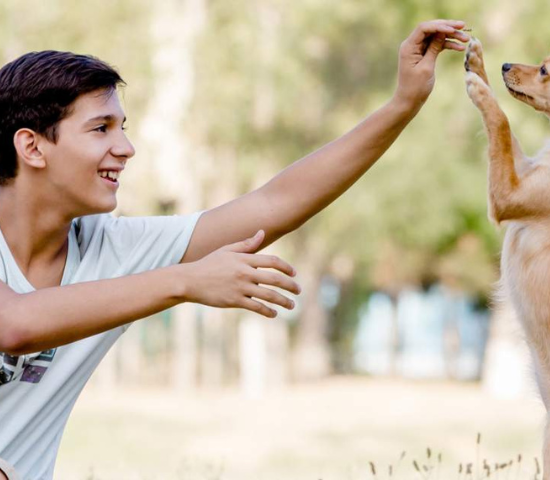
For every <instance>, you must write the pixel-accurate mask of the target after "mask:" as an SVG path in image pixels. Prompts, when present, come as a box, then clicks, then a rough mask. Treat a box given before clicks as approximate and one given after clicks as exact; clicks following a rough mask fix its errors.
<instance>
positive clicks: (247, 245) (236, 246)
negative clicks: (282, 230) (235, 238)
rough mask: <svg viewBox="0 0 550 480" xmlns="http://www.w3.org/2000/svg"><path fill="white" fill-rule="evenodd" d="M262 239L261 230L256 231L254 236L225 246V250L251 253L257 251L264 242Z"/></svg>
mask: <svg viewBox="0 0 550 480" xmlns="http://www.w3.org/2000/svg"><path fill="white" fill-rule="evenodd" d="M264 238H265V232H264V231H263V230H258V231H257V232H256V234H255V235H254V236H252V237H249V238H246V239H244V240H242V241H240V242H237V243H233V244H231V245H227V247H225V249H226V250H229V251H231V252H238V253H253V252H255V251H256V250H258V248H259V247H260V245H261V244H262V242H263V241H264Z"/></svg>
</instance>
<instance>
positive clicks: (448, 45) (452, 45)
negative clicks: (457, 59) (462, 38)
mask: <svg viewBox="0 0 550 480" xmlns="http://www.w3.org/2000/svg"><path fill="white" fill-rule="evenodd" d="M443 50H456V51H457V52H463V51H464V50H466V45H463V44H462V43H457V42H452V41H450V40H447V41H446V42H445V44H444V45H443Z"/></svg>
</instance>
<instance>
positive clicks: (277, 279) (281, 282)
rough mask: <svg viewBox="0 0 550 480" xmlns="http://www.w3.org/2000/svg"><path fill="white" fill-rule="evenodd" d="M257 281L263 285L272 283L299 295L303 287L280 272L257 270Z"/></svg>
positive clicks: (273, 285)
mask: <svg viewBox="0 0 550 480" xmlns="http://www.w3.org/2000/svg"><path fill="white" fill-rule="evenodd" d="M256 283H257V284H261V285H270V286H272V287H277V288H282V289H283V290H286V291H287V292H290V293H293V294H295V295H299V294H300V292H301V291H302V289H301V288H300V285H298V284H297V283H296V282H295V281H294V280H291V279H290V278H288V277H287V276H286V275H281V274H280V273H275V272H268V271H265V270H258V271H257V272H256Z"/></svg>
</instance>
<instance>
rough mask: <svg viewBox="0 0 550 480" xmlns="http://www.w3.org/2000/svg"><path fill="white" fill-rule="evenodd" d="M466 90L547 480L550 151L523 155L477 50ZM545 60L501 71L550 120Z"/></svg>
mask: <svg viewBox="0 0 550 480" xmlns="http://www.w3.org/2000/svg"><path fill="white" fill-rule="evenodd" d="M465 67H466V70H467V73H466V87H467V91H468V95H469V97H470V99H471V100H472V101H473V103H474V104H475V106H476V107H477V108H478V109H479V110H480V112H481V114H482V116H483V121H484V124H485V128H486V130H487V134H488V137H489V216H490V217H491V218H492V220H494V221H495V222H496V223H497V224H500V223H501V222H507V230H506V236H505V238H504V244H503V249H502V258H501V292H500V294H501V295H503V296H505V297H506V298H508V299H510V300H511V302H512V304H513V306H514V309H515V311H516V313H517V315H518V317H519V318H520V320H521V323H522V325H523V329H524V331H525V337H526V340H527V345H528V346H529V350H530V352H531V356H532V358H533V364H534V367H535V374H536V379H537V383H538V386H539V390H540V393H541V397H542V400H543V402H544V405H545V406H546V410H547V412H549V413H548V414H547V418H548V420H547V425H546V430H545V435H544V437H545V438H544V446H543V457H544V474H543V480H550V145H547V146H546V147H544V148H543V149H542V150H541V151H540V152H539V153H538V154H537V155H536V156H535V157H533V158H529V157H527V156H526V155H524V154H523V152H522V150H521V147H520V145H519V143H518V142H517V140H516V139H515V137H514V136H513V134H512V132H511V130H510V124H509V122H508V119H507V117H506V115H505V114H504V112H503V111H502V109H501V108H500V106H499V105H498V103H497V100H496V98H495V96H494V94H493V92H492V90H491V88H490V87H489V82H488V79H487V74H486V72H485V67H484V64H483V53H482V48H481V43H480V42H479V40H477V39H472V40H471V42H470V44H469V45H468V49H467V52H466V61H465ZM547 69H548V70H550V57H548V58H547V59H545V61H544V62H542V63H541V64H540V65H520V64H504V65H503V68H502V76H503V79H504V83H505V85H506V87H507V89H508V91H509V92H510V94H511V95H512V96H513V97H515V98H516V99H518V100H520V101H522V102H524V103H526V104H527V105H530V106H531V107H533V108H534V109H535V110H538V111H540V112H542V113H545V114H546V115H548V116H550V74H549V71H548V70H547Z"/></svg>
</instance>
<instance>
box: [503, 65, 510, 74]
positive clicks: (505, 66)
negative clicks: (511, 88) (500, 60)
mask: <svg viewBox="0 0 550 480" xmlns="http://www.w3.org/2000/svg"><path fill="white" fill-rule="evenodd" d="M511 69H512V64H511V63H505V64H504V65H502V73H506V72H508V71H510V70H511Z"/></svg>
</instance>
